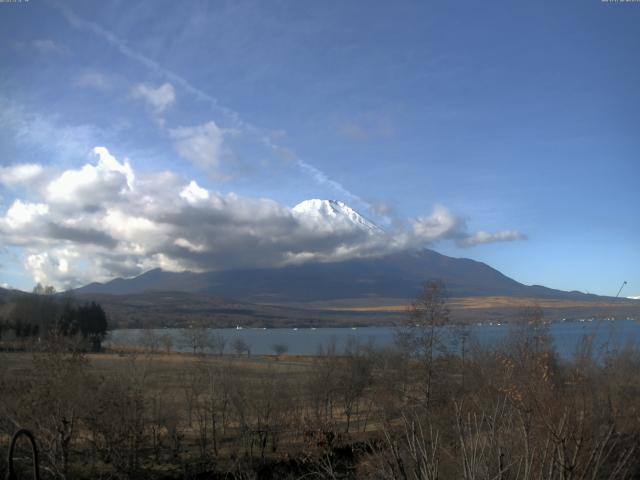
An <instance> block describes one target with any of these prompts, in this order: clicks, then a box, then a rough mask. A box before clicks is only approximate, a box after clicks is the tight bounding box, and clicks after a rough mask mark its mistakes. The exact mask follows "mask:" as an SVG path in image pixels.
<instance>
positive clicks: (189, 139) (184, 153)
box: [168, 121, 238, 178]
mask: <svg viewBox="0 0 640 480" xmlns="http://www.w3.org/2000/svg"><path fill="white" fill-rule="evenodd" d="M168 132H169V136H170V137H171V138H172V139H173V141H174V147H175V149H176V151H177V152H178V154H179V155H180V156H181V157H182V158H184V159H185V160H187V161H189V162H190V163H192V164H193V165H195V166H196V167H198V168H200V169H201V170H204V171H206V172H208V173H211V174H212V175H214V176H216V177H218V178H227V176H226V175H224V174H223V173H222V172H221V170H220V168H221V166H222V164H223V163H224V162H225V161H227V162H228V161H232V160H233V158H234V156H233V153H232V152H231V150H230V149H229V148H227V146H226V145H225V143H224V142H225V138H226V137H228V136H230V135H235V134H237V133H238V132H237V131H236V130H233V129H226V128H220V127H219V126H218V125H217V124H216V123H215V122H213V121H210V122H207V123H204V124H202V125H196V126H192V127H177V128H172V129H169V130H168Z"/></svg>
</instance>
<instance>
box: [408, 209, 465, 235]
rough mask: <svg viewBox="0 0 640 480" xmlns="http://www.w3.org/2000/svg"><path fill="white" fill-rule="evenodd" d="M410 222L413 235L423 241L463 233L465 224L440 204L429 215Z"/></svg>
mask: <svg viewBox="0 0 640 480" xmlns="http://www.w3.org/2000/svg"><path fill="white" fill-rule="evenodd" d="M411 223H412V228H413V233H414V235H415V236H416V237H418V238H420V239H423V240H424V241H425V242H433V241H435V240H438V239H440V238H458V237H460V236H463V235H464V233H463V232H464V229H465V226H464V222H463V221H462V219H460V218H458V217H456V216H455V215H452V214H451V212H449V210H447V209H446V208H445V207H443V206H442V205H436V207H435V208H434V210H433V213H432V214H431V215H430V216H428V217H418V218H417V219H415V220H413V221H412V222H411Z"/></svg>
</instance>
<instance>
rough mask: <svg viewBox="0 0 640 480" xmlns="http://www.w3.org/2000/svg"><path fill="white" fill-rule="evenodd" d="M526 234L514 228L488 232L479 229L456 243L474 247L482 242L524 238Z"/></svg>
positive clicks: (510, 240)
mask: <svg viewBox="0 0 640 480" xmlns="http://www.w3.org/2000/svg"><path fill="white" fill-rule="evenodd" d="M526 239H527V236H526V235H524V234H522V233H520V232H517V231H515V230H503V231H500V232H495V233H489V232H484V231H479V232H477V233H474V234H473V235H469V236H467V237H465V238H462V239H459V240H458V244H459V245H460V246H462V247H474V246H476V245H481V244H483V243H494V242H513V241H516V240H526Z"/></svg>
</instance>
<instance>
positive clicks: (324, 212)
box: [291, 198, 384, 234]
mask: <svg viewBox="0 0 640 480" xmlns="http://www.w3.org/2000/svg"><path fill="white" fill-rule="evenodd" d="M291 213H292V214H293V216H294V217H296V218H297V219H298V220H301V221H303V222H311V223H313V224H315V226H317V227H319V228H327V227H335V228H349V227H354V226H355V227H357V228H360V229H362V230H365V231H367V232H370V233H373V234H380V233H384V230H383V229H382V228H380V227H379V226H378V225H376V224H375V223H373V222H372V221H371V220H368V219H366V218H365V217H363V216H362V215H360V214H359V213H358V212H356V211H355V210H354V209H353V208H351V207H350V206H349V205H347V204H345V203H343V202H340V201H338V200H320V199H318V198H313V199H311V200H305V201H304V202H300V203H299V204H297V205H296V206H295V207H293V208H292V209H291Z"/></svg>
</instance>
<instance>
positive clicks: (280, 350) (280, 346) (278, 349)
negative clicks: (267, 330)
mask: <svg viewBox="0 0 640 480" xmlns="http://www.w3.org/2000/svg"><path fill="white" fill-rule="evenodd" d="M271 350H272V351H273V353H275V354H276V357H280V356H281V355H284V354H285V353H287V352H288V351H289V347H288V346H287V345H285V344H284V343H276V344H274V345H271Z"/></svg>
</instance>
